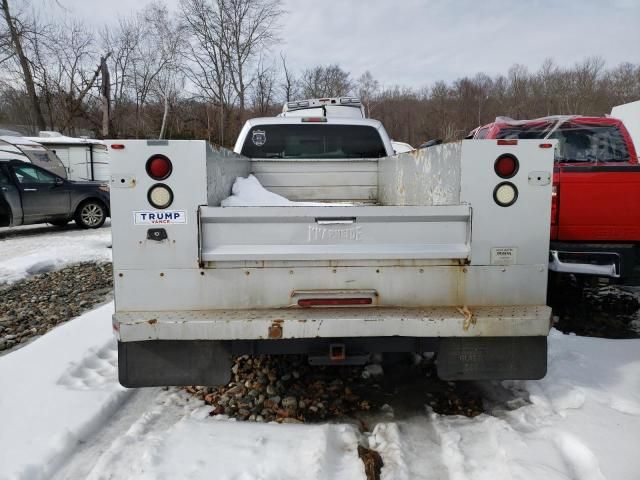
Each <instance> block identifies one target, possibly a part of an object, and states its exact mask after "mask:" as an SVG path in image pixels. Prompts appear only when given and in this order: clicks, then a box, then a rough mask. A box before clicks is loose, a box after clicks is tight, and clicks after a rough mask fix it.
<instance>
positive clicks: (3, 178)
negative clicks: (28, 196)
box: [0, 167, 11, 185]
mask: <svg viewBox="0 0 640 480" xmlns="http://www.w3.org/2000/svg"><path fill="white" fill-rule="evenodd" d="M0 185H11V182H10V181H9V177H7V174H6V173H4V171H3V170H2V167H0Z"/></svg>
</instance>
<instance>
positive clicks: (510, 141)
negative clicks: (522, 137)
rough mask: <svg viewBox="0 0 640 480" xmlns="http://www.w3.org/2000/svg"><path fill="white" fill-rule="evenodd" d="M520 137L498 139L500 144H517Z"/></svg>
mask: <svg viewBox="0 0 640 480" xmlns="http://www.w3.org/2000/svg"><path fill="white" fill-rule="evenodd" d="M517 144H518V139H516V138H501V139H500V140H498V145H517Z"/></svg>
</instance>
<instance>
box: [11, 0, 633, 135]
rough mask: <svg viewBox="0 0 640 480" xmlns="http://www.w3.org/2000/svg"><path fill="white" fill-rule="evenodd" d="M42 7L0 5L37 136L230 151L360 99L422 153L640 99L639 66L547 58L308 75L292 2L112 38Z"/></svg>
mask: <svg viewBox="0 0 640 480" xmlns="http://www.w3.org/2000/svg"><path fill="white" fill-rule="evenodd" d="M38 5H39V4H38ZM38 5H34V4H31V3H30V2H29V1H28V0H12V1H9V0H0V8H1V12H0V13H1V14H2V15H1V16H2V18H0V126H6V128H13V129H19V130H20V131H22V133H25V134H27V133H28V134H36V133H37V131H39V130H58V131H60V132H62V133H65V134H68V135H78V134H89V135H91V136H94V137H101V136H109V137H112V138H113V137H120V138H204V139H208V140H210V141H212V142H215V143H218V144H222V145H226V146H229V145H232V144H233V142H234V141H235V138H236V136H237V134H238V132H239V130H240V128H241V126H242V123H243V122H244V120H246V119H247V118H250V117H252V116H264V115H267V116H268V115H274V114H276V113H279V112H280V110H281V108H282V103H283V102H285V101H289V100H296V99H300V98H310V97H326V96H338V95H357V96H359V97H360V98H361V99H362V101H363V103H364V105H365V109H366V111H367V113H368V114H369V116H371V117H373V118H377V119H379V120H381V121H382V122H383V123H384V125H385V127H386V128H387V130H388V131H389V133H390V135H391V136H392V137H393V138H394V139H396V140H399V141H405V142H409V143H411V144H413V145H417V144H420V143H422V142H424V141H426V140H429V139H433V138H440V139H443V140H445V141H447V140H454V139H459V138H462V137H464V135H465V134H466V133H467V132H469V131H470V130H472V129H473V128H475V127H477V126H478V125H482V124H485V123H488V122H491V121H493V119H494V118H495V117H496V116H501V115H506V116H511V117H513V118H535V117H540V116H544V115H550V114H570V113H576V114H583V115H603V114H605V113H608V112H610V111H611V107H612V106H614V105H618V104H621V103H626V102H630V101H634V100H638V99H640V65H636V64H631V63H623V64H620V65H617V66H607V65H605V62H604V61H603V60H602V59H601V58H597V57H590V58H586V59H583V60H582V61H579V62H578V63H576V64H575V65H572V66H561V65H557V64H555V63H554V61H553V60H551V59H548V60H546V61H545V62H544V63H543V64H542V66H541V67H540V68H539V69H538V70H537V71H529V70H528V69H527V68H526V67H524V66H522V65H514V66H512V67H511V68H510V69H509V71H508V72H505V74H503V75H497V76H494V77H490V76H488V75H486V74H484V73H477V74H475V75H473V76H469V77H464V78H460V79H458V80H455V81H453V82H443V81H440V82H436V83H435V84H433V85H429V86H425V87H424V88H421V89H415V88H408V87H403V86H383V85H381V84H380V83H379V82H378V81H377V80H376V79H375V77H374V76H373V75H372V74H371V73H370V72H368V71H367V72H364V73H362V74H360V75H357V76H354V75H353V74H352V73H351V72H350V71H348V69H345V68H343V66H340V65H318V66H315V67H311V68H308V69H306V70H304V71H300V72H296V71H293V70H292V69H291V68H290V66H289V65H288V64H287V57H286V50H285V49H284V46H283V45H281V44H280V42H281V37H282V36H283V32H282V27H281V20H282V18H283V15H286V12H284V11H283V9H282V7H281V3H280V1H279V0H180V3H179V6H178V12H169V10H168V9H167V7H166V5H164V4H163V3H161V2H155V3H151V4H150V5H148V6H147V7H145V8H144V9H142V10H140V11H139V12H138V13H136V14H133V15H131V16H128V17H120V18H119V19H118V20H117V21H116V22H114V24H110V25H109V26H108V27H107V26H105V27H104V28H103V29H102V30H100V31H96V30H92V29H90V28H89V27H88V26H87V25H85V24H83V23H82V22H80V21H78V20H73V21H70V20H60V21H56V20H55V18H54V17H56V16H50V17H48V18H43V16H42V15H38V14H37V13H36V10H35V7H37V6H38ZM50 7H51V8H59V6H57V3H56V2H52V4H51V5H50ZM60 18H63V16H62V15H60ZM101 62H103V63H104V64H105V65H106V67H107V68H104V67H103V68H101ZM107 70H108V72H109V75H108V76H107V75H106V71H107ZM103 82H108V84H107V85H105V84H103ZM104 95H108V101H107V100H106V99H102V96H104ZM107 107H108V108H107Z"/></svg>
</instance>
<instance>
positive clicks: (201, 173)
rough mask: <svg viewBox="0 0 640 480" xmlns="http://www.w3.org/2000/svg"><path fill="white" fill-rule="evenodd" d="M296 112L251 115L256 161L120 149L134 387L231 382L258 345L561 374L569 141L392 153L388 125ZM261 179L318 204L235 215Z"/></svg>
mask: <svg viewBox="0 0 640 480" xmlns="http://www.w3.org/2000/svg"><path fill="white" fill-rule="evenodd" d="M280 120H282V122H281V123H280V124H278V123H277V122H275V121H274V120H273V119H253V120H251V121H250V122H249V123H248V125H247V126H245V128H244V129H243V132H242V133H241V136H240V138H239V140H238V143H237V144H236V149H237V151H238V152H240V154H238V153H233V152H230V151H228V150H225V149H216V148H213V147H212V146H210V145H209V144H207V143H206V142H205V141H158V140H124V141H120V140H114V141H108V142H107V143H108V144H109V145H110V148H111V152H110V153H111V159H112V172H113V173H112V178H111V208H112V235H113V267H114V287H115V314H114V316H113V328H114V331H115V332H116V336H117V339H118V355H119V360H118V365H119V378H120V382H121V383H122V384H123V385H125V386H131V387H140V386H151V385H192V384H195V385H215V384H220V383H226V382H227V381H228V379H229V376H230V367H231V358H232V355H239V354H245V353H248V354H306V355H308V356H309V361H310V362H312V363H329V364H337V365H340V364H349V363H352V364H353V363H356V362H364V361H366V359H367V358H368V356H369V355H370V354H371V353H373V352H426V351H437V352H438V361H437V368H438V374H439V375H440V376H441V377H442V378H445V379H452V380H453V379H509V378H511V379H516V378H541V377H542V376H544V375H545V372H546V352H547V335H548V332H549V328H550V319H551V309H550V308H549V307H547V306H546V292H547V275H548V255H549V229H550V226H549V225H550V221H549V219H550V211H551V176H552V172H553V148H547V147H549V146H551V147H553V141H548V140H545V141H544V144H543V145H541V142H540V141H537V140H518V141H516V140H509V141H507V142H504V141H502V140H491V141H489V140H487V141H482V142H480V141H463V142H458V143H453V144H447V145H438V146H436V147H433V148H429V149H423V150H418V151H414V152H411V153H405V154H400V155H393V152H392V151H391V147H390V142H389V138H388V136H387V134H386V132H385V131H384V128H383V127H382V125H381V124H380V123H379V122H376V121H374V120H362V119H361V120H357V119H351V120H349V121H347V122H344V123H348V125H345V124H344V123H343V124H342V125H341V123H340V122H341V121H340V120H338V119H335V118H333V119H332V118H331V117H329V118H324V119H323V120H322V121H321V122H319V123H315V122H317V120H316V121H314V122H310V123H305V119H304V118H302V119H297V120H296V119H293V118H281V119H280ZM296 122H297V124H296ZM307 122H309V119H307ZM376 135H377V137H376ZM365 147H366V149H365ZM356 150H357V151H359V152H364V151H367V152H370V153H371V152H372V153H374V154H375V155H374V156H367V157H366V158H365V156H364V155H363V154H360V155H356V154H355V153H354V152H356ZM505 167H507V168H505ZM251 173H254V174H255V176H256V177H257V178H258V179H260V181H261V182H262V183H263V184H264V185H265V186H266V188H267V189H269V190H272V191H274V192H277V193H279V194H282V195H285V196H287V197H288V198H292V199H296V200H301V201H305V200H306V201H313V202H315V203H314V204H309V203H306V204H305V203H296V202H289V203H288V204H285V205H282V206H269V205H268V204H264V203H263V204H262V206H229V207H225V206H222V205H226V204H227V203H226V202H223V201H224V200H225V199H226V198H227V197H228V196H229V195H230V194H231V193H232V186H233V185H234V182H235V180H236V178H237V177H245V176H247V175H249V174H251ZM321 196H324V199H325V200H332V201H333V203H322V202H321V200H322V199H321V198H320V197H321ZM319 201H320V203H318V202H319ZM345 201H346V202H348V203H347V204H345V203H344V202H345ZM271 205H273V204H271Z"/></svg>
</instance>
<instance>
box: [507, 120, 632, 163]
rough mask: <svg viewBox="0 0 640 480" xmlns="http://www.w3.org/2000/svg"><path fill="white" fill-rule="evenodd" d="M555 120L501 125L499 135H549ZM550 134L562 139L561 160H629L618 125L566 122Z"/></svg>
mask: <svg viewBox="0 0 640 480" xmlns="http://www.w3.org/2000/svg"><path fill="white" fill-rule="evenodd" d="M551 126H552V124H542V125H540V124H538V125H518V126H512V125H510V126H508V127H505V128H502V129H500V132H498V134H497V135H496V137H497V138H522V139H525V138H545V137H546V135H547V134H548V132H549V131H550V129H551ZM549 138H554V139H557V140H558V146H557V148H556V153H555V158H556V161H557V162H626V161H629V151H628V149H627V144H626V142H625V139H624V137H623V136H622V132H621V131H620V129H619V128H618V127H617V126H616V125H586V124H579V123H570V122H568V123H565V124H563V125H560V127H558V129H557V130H556V131H555V132H553V133H552V134H551V136H550V137H549Z"/></svg>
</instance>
